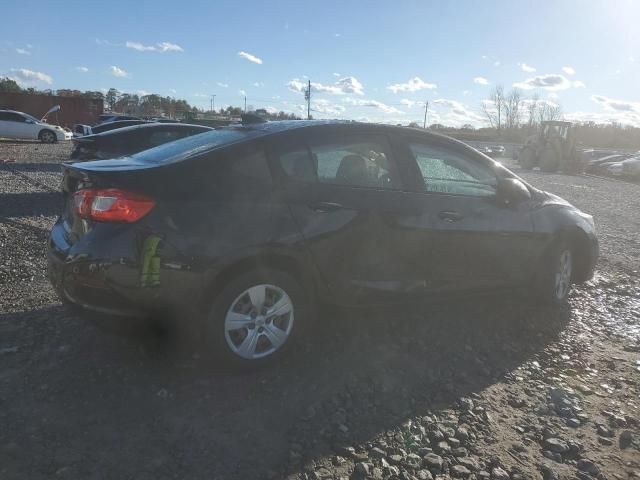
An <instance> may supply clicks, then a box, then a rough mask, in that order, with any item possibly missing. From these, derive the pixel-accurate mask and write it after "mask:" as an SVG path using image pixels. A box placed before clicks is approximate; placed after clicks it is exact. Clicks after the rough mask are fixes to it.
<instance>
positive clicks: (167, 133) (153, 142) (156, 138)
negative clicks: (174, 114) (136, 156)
mask: <svg viewBox="0 0 640 480" xmlns="http://www.w3.org/2000/svg"><path fill="white" fill-rule="evenodd" d="M190 134H191V132H190V131H188V130H186V129H180V130H161V131H158V130H154V131H153V132H151V134H150V135H149V139H148V141H147V145H148V148H153V147H157V146H158V145H164V144H165V143H169V142H173V141H174V140H179V139H181V138H184V137H186V136H189V135H190Z"/></svg>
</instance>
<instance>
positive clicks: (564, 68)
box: [562, 65, 576, 75]
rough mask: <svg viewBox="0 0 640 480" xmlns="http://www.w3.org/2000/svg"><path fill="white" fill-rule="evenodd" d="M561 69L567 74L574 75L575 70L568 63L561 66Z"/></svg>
mask: <svg viewBox="0 0 640 480" xmlns="http://www.w3.org/2000/svg"><path fill="white" fill-rule="evenodd" d="M562 71H563V72H564V73H566V74H567V75H575V74H576V71H575V70H574V69H573V67H570V66H568V65H567V66H565V67H562Z"/></svg>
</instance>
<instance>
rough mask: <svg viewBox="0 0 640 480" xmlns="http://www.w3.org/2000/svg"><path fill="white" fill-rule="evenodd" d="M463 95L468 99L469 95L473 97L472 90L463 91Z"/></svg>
mask: <svg viewBox="0 0 640 480" xmlns="http://www.w3.org/2000/svg"><path fill="white" fill-rule="evenodd" d="M462 95H463V96H465V97H466V96H467V95H471V90H463V91H462Z"/></svg>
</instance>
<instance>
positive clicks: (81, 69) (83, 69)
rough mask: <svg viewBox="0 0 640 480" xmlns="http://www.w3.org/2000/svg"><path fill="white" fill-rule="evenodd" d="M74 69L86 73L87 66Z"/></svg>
mask: <svg viewBox="0 0 640 480" xmlns="http://www.w3.org/2000/svg"><path fill="white" fill-rule="evenodd" d="M76 70H77V71H79V72H80V73H87V72H88V71H89V69H88V68H87V67H76Z"/></svg>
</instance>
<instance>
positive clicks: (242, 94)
mask: <svg viewBox="0 0 640 480" xmlns="http://www.w3.org/2000/svg"><path fill="white" fill-rule="evenodd" d="M238 95H240V96H241V97H246V96H247V92H245V91H244V90H238Z"/></svg>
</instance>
